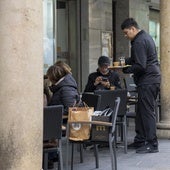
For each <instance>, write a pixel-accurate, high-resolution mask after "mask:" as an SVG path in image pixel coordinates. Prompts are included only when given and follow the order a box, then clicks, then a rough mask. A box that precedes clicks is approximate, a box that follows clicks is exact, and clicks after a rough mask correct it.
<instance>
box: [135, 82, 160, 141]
mask: <svg viewBox="0 0 170 170" xmlns="http://www.w3.org/2000/svg"><path fill="white" fill-rule="evenodd" d="M159 90H160V85H159V84H151V85H142V86H139V87H138V88H137V91H138V104H137V113H136V121H135V128H136V129H135V130H136V137H135V140H134V141H135V142H149V143H152V142H154V141H157V136H156V116H155V106H156V99H157V95H158V93H159Z"/></svg>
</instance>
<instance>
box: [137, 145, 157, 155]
mask: <svg viewBox="0 0 170 170" xmlns="http://www.w3.org/2000/svg"><path fill="white" fill-rule="evenodd" d="M156 152H159V150H158V146H156V145H152V144H150V143H147V144H146V145H144V146H142V147H140V148H138V149H137V150H136V153H156Z"/></svg>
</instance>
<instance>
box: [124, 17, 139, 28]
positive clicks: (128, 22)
mask: <svg viewBox="0 0 170 170" xmlns="http://www.w3.org/2000/svg"><path fill="white" fill-rule="evenodd" d="M132 26H133V27H135V28H137V29H139V26H138V23H137V22H136V21H135V19H134V18H127V19H125V20H124V21H123V23H122V24H121V29H122V30H124V29H127V28H130V27H132Z"/></svg>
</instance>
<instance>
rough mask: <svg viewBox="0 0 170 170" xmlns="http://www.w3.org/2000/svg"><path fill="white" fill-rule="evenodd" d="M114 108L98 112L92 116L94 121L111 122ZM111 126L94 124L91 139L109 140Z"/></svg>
mask: <svg viewBox="0 0 170 170" xmlns="http://www.w3.org/2000/svg"><path fill="white" fill-rule="evenodd" d="M112 113H113V110H112V109H110V108H107V109H105V110H103V111H99V112H97V114H96V115H94V116H92V121H102V122H111V121H112ZM109 132H110V127H107V126H104V125H92V129H91V140H92V141H103V142H104V141H105V142H106V141H109Z"/></svg>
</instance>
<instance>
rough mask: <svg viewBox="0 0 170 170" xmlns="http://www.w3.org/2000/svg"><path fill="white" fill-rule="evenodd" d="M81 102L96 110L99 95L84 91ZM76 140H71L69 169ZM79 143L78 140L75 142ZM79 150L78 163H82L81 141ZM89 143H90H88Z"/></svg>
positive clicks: (99, 98) (99, 100)
mask: <svg viewBox="0 0 170 170" xmlns="http://www.w3.org/2000/svg"><path fill="white" fill-rule="evenodd" d="M81 100H82V102H84V103H85V104H86V105H87V106H88V107H94V111H95V110H98V108H99V106H100V102H101V96H100V95H96V94H94V93H88V92H85V93H83V94H82V97H81ZM75 143H76V142H71V145H72V147H71V155H72V156H71V167H72V168H71V169H73V159H74V144H75ZM77 143H79V142H77ZM79 144H80V145H79V150H80V163H83V145H85V144H83V143H81V142H80V143H79ZM90 145H91V144H90ZM94 147H96V146H94Z"/></svg>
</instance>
